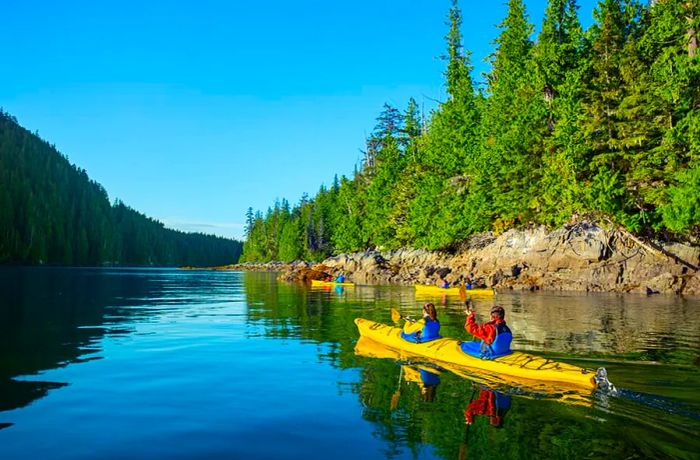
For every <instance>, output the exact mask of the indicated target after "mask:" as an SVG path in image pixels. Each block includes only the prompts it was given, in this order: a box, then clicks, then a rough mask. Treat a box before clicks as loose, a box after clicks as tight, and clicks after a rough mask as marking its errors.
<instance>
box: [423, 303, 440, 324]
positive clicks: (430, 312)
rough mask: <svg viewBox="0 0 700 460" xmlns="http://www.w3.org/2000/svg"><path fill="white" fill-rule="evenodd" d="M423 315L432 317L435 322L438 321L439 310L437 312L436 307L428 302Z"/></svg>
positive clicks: (424, 306)
mask: <svg viewBox="0 0 700 460" xmlns="http://www.w3.org/2000/svg"><path fill="white" fill-rule="evenodd" d="M423 313H424V314H426V315H428V316H430V319H432V320H433V321H435V320H437V310H435V305H433V304H432V303H430V302H428V303H426V304H425V305H423Z"/></svg>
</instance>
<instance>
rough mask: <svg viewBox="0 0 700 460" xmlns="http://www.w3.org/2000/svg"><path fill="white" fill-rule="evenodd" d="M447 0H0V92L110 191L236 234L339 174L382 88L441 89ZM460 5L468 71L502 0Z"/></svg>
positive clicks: (538, 11)
mask: <svg viewBox="0 0 700 460" xmlns="http://www.w3.org/2000/svg"><path fill="white" fill-rule="evenodd" d="M450 3H451V2H450V1H449V0H386V1H383V0H352V1H344V2H340V1H330V0H317V1H312V0H296V1H278V0H270V1H263V2H254V1H243V0H238V1H236V0H230V1H224V0H221V1H212V0H200V1H197V2H178V1H168V2H165V1H162V2H156V1H148V2H142V1H132V0H121V1H119V2H116V1H94V0H90V1H71V0H66V1H63V2H53V1H48V0H46V1H33V0H2V21H1V22H2V27H0V41H1V42H2V43H3V46H2V48H3V51H2V71H0V107H3V108H4V110H5V111H7V112H9V113H11V114H12V115H14V116H16V117H17V118H18V120H19V122H20V123H21V124H22V125H23V126H24V127H26V128H27V129H29V130H31V131H38V132H39V135H40V136H41V137H43V138H44V139H46V140H47V141H49V142H50V143H53V144H55V145H56V147H57V148H58V150H59V151H61V152H62V153H63V154H64V155H66V156H68V158H69V159H70V161H71V162H73V163H74V164H76V165H77V166H79V167H81V168H84V169H86V170H87V172H88V175H89V176H90V177H91V178H92V179H94V180H96V181H97V182H99V183H101V184H102V185H103V186H104V187H105V189H106V190H107V192H108V193H109V196H110V199H111V200H114V199H115V198H118V199H120V200H122V201H124V202H125V203H126V204H127V205H129V206H131V207H133V208H135V209H137V210H138V211H140V212H143V213H145V214H146V215H148V216H150V217H153V218H156V219H158V220H160V221H162V222H164V223H165V224H166V225H167V226H169V227H172V228H178V229H182V230H186V231H202V232H205V233H212V234H218V235H222V236H231V237H237V238H242V230H243V221H244V219H245V212H246V209H247V208H248V207H249V206H252V207H253V209H255V210H258V209H259V210H262V211H265V210H266V209H267V208H268V207H269V206H271V205H272V204H273V203H274V201H275V199H277V198H280V199H281V198H287V199H288V200H289V201H290V202H291V203H292V204H294V203H296V202H298V200H299V199H300V198H301V196H302V194H303V193H305V192H306V193H308V194H309V195H310V196H313V195H314V194H315V193H316V191H317V190H318V188H319V186H320V185H321V184H322V183H325V184H329V183H330V182H331V181H332V179H333V176H334V175H335V174H338V175H339V176H340V175H346V176H351V175H352V172H353V169H354V167H355V165H356V164H358V163H359V161H360V158H361V153H360V149H362V148H363V146H364V139H365V136H366V135H367V133H369V132H371V131H372V129H373V127H374V125H375V121H376V117H377V116H378V114H379V112H380V111H381V109H382V106H383V104H384V103H385V102H389V103H390V104H392V105H394V106H395V107H397V108H399V109H400V110H401V111H403V110H404V109H405V107H406V103H407V102H408V99H409V98H410V97H414V98H415V99H416V100H417V101H418V103H419V104H420V105H422V106H423V107H424V108H425V110H426V111H427V110H429V109H431V108H433V107H434V106H435V102H434V101H435V100H442V99H444V94H445V92H444V88H443V71H444V66H445V62H444V61H441V60H439V59H438V57H439V56H440V55H442V54H444V49H445V43H444V36H445V34H446V32H447V25H446V20H447V12H448V9H449V7H450ZM525 3H526V5H527V9H528V14H529V16H530V21H531V22H532V23H534V24H535V26H536V27H537V28H539V25H540V22H541V19H542V15H543V13H544V9H545V5H546V0H536V1H535V0H526V2H525ZM579 4H580V5H581V8H580V17H581V20H582V22H583V24H584V26H586V27H587V26H588V25H589V24H590V23H591V12H592V9H593V6H594V4H595V2H594V1H593V0H580V1H579ZM460 7H461V9H462V13H463V17H464V21H463V27H462V32H463V35H464V44H465V47H466V48H468V49H470V50H471V51H472V53H473V55H472V61H473V64H474V65H475V67H476V71H475V78H477V79H481V77H480V76H479V75H478V74H480V73H482V72H485V71H486V70H487V66H486V64H485V63H484V62H482V61H483V60H484V59H485V58H486V56H487V55H488V54H489V53H491V52H492V51H493V45H492V44H491V42H492V41H493V39H494V38H495V37H496V36H497V34H498V29H496V27H495V25H496V24H498V23H499V22H500V21H501V20H502V19H503V17H504V15H505V12H506V1H505V0H497V1H491V0H485V1H480V2H477V1H472V0H469V1H467V0H462V1H461V2H460ZM533 38H534V37H533Z"/></svg>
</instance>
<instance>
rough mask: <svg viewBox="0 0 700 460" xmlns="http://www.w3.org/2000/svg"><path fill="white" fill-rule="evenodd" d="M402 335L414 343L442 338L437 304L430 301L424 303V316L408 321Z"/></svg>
mask: <svg viewBox="0 0 700 460" xmlns="http://www.w3.org/2000/svg"><path fill="white" fill-rule="evenodd" d="M401 337H403V339H404V340H408V341H409V342H414V343H423V342H429V341H431V340H435V339H439V338H441V337H442V336H441V335H440V321H439V320H438V317H437V310H435V305H433V304H432V303H430V302H428V303H426V304H425V305H423V318H421V319H419V320H418V321H406V323H404V325H403V330H402V331H401Z"/></svg>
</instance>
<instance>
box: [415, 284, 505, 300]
mask: <svg viewBox="0 0 700 460" xmlns="http://www.w3.org/2000/svg"><path fill="white" fill-rule="evenodd" d="M414 286H415V288H416V294H419V295H420V294H422V295H436V296H437V295H459V289H460V288H459V287H449V288H441V287H439V286H431V285H426V284H415V285H414ZM465 292H466V293H467V296H479V297H493V295H494V294H495V292H494V290H493V289H491V288H476V289H466V290H465Z"/></svg>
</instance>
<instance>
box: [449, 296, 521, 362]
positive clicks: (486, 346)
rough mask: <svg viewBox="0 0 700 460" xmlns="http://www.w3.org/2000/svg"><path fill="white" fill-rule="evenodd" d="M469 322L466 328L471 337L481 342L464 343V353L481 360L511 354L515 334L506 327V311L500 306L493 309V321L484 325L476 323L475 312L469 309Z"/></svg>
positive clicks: (466, 323)
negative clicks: (511, 344) (511, 343)
mask: <svg viewBox="0 0 700 460" xmlns="http://www.w3.org/2000/svg"><path fill="white" fill-rule="evenodd" d="M466 311H467V321H466V322H465V323H464V328H465V329H466V330H467V332H469V333H470V334H471V335H473V336H475V337H478V338H480V339H481V341H480V342H479V341H475V342H462V344H461V345H460V346H461V347H462V351H463V352H465V353H467V354H469V355H472V356H476V357H479V358H484V359H492V358H498V357H499V356H505V355H507V354H509V353H511V351H512V350H511V349H510V342H511V341H512V340H513V334H512V333H511V332H510V329H509V328H508V326H507V325H506V321H505V316H506V314H505V310H503V307H501V306H500V305H494V307H493V308H492V309H491V321H489V322H488V323H486V324H484V325H480V324H477V323H476V320H475V319H474V312H473V311H472V310H471V309H470V308H467V310H466Z"/></svg>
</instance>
